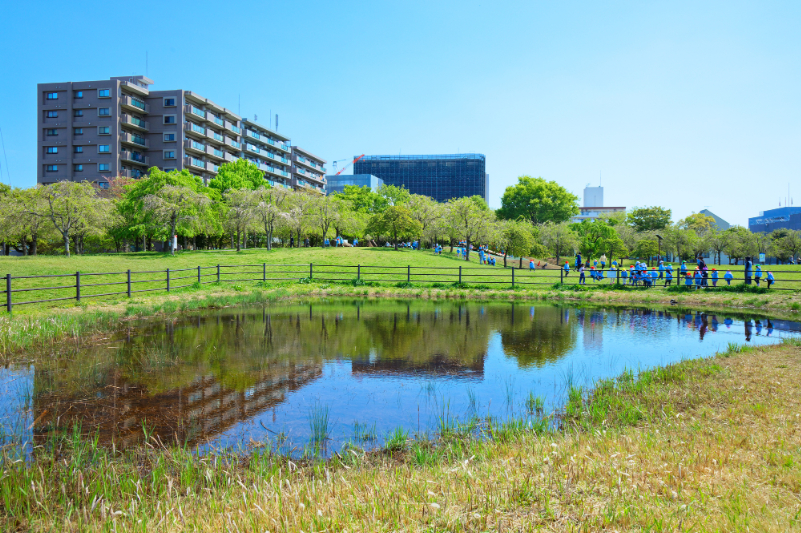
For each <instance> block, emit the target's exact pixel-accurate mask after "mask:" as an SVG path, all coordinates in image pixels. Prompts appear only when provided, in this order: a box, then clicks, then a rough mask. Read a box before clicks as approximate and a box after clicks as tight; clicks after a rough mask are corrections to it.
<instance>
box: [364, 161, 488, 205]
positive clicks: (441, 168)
mask: <svg viewBox="0 0 801 533" xmlns="http://www.w3.org/2000/svg"><path fill="white" fill-rule="evenodd" d="M354 159H355V158H354ZM353 173H354V174H372V175H373V176H377V177H379V178H381V179H382V180H384V183H385V184H387V185H395V186H397V187H400V186H403V187H406V188H407V189H408V190H409V192H411V193H412V194H423V195H425V196H430V197H432V198H433V199H435V200H437V201H438V202H445V201H447V200H450V199H451V198H459V197H462V196H480V197H482V198H484V200H485V201H486V200H487V195H488V194H487V193H488V183H487V182H488V177H487V173H486V158H485V157H484V155H483V154H457V155H368V156H364V157H363V158H361V159H360V160H358V161H356V163H355V164H354V165H353Z"/></svg>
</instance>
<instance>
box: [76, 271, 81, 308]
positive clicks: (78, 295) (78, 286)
mask: <svg viewBox="0 0 801 533" xmlns="http://www.w3.org/2000/svg"><path fill="white" fill-rule="evenodd" d="M75 299H76V300H77V301H79V302H80V301H81V273H80V272H76V273H75Z"/></svg>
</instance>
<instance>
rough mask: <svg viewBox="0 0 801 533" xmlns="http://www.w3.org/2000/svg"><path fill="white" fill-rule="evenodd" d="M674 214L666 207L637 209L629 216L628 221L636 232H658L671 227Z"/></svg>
mask: <svg viewBox="0 0 801 533" xmlns="http://www.w3.org/2000/svg"><path fill="white" fill-rule="evenodd" d="M671 217H672V212H671V210H670V209H665V208H664V207H657V206H654V207H635V208H634V209H632V210H631V211H630V212H629V213H628V215H627V217H626V218H627V221H628V223H629V225H631V226H632V227H633V228H634V229H635V230H636V231H656V230H661V229H665V228H666V227H668V226H669V225H670V223H671V222H670V219H671Z"/></svg>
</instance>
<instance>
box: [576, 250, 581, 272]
mask: <svg viewBox="0 0 801 533" xmlns="http://www.w3.org/2000/svg"><path fill="white" fill-rule="evenodd" d="M580 266H581V252H578V253H577V254H576V268H579V267H580Z"/></svg>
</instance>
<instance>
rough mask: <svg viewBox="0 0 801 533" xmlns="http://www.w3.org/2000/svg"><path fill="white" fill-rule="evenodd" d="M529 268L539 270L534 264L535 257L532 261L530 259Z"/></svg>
mask: <svg viewBox="0 0 801 533" xmlns="http://www.w3.org/2000/svg"><path fill="white" fill-rule="evenodd" d="M528 269H529V270H530V271H532V272H534V271H535V270H537V267H535V266H534V260H533V259H532V260H531V261H529V263H528Z"/></svg>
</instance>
